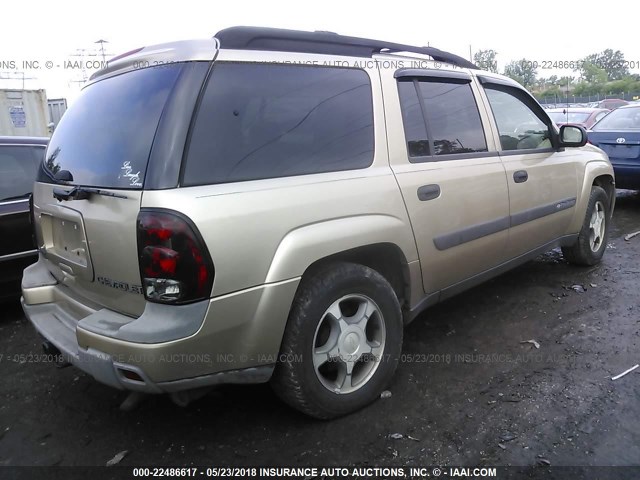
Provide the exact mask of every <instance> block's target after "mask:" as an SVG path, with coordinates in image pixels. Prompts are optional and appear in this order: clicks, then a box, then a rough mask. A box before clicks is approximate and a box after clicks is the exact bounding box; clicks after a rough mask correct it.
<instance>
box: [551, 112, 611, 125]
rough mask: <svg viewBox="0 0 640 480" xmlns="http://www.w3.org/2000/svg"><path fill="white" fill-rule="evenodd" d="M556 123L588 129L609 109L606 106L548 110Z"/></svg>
mask: <svg viewBox="0 0 640 480" xmlns="http://www.w3.org/2000/svg"><path fill="white" fill-rule="evenodd" d="M547 113H548V114H549V116H550V117H551V120H553V121H554V122H555V123H556V125H558V126H560V125H567V124H571V125H580V126H582V127H584V128H586V129H589V128H591V126H592V125H593V124H594V123H596V122H597V121H598V120H600V119H601V118H602V117H604V116H605V115H606V114H607V113H609V110H607V109H605V108H554V109H552V110H547Z"/></svg>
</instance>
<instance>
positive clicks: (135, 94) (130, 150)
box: [38, 64, 182, 188]
mask: <svg viewBox="0 0 640 480" xmlns="http://www.w3.org/2000/svg"><path fill="white" fill-rule="evenodd" d="M181 68H182V66H181V65H180V64H172V65H169V66H162V67H156V68H146V69H143V70H135V71H133V72H129V73H125V74H122V75H118V76H116V77H112V78H108V79H105V80H101V81H99V82H97V83H96V84H94V85H90V86H89V87H87V88H86V89H85V90H83V92H82V94H81V96H80V97H79V98H78V99H77V100H76V101H75V102H74V103H73V104H72V105H71V107H70V108H69V109H68V110H67V111H66V112H65V114H64V116H63V117H62V119H61V120H60V124H59V125H58V127H57V128H56V130H55V132H54V134H53V136H52V137H51V141H50V142H49V148H48V149H47V158H46V160H45V162H44V166H43V168H42V169H41V172H40V174H39V176H38V180H39V181H44V182H52V181H53V178H54V175H55V174H56V173H57V172H58V171H60V170H68V171H69V172H71V175H73V181H72V182H71V183H72V184H75V185H88V186H95V187H105V188H142V185H143V182H144V174H145V171H146V168H147V161H148V159H149V152H150V150H151V144H152V143H153V138H154V135H155V132H156V128H157V127H158V122H159V120H160V116H161V114H162V109H163V108H164V105H165V103H166V102H167V98H168V97H169V94H170V92H171V89H172V88H173V85H174V84H175V82H176V79H177V77H178V74H179V73H180V70H181Z"/></svg>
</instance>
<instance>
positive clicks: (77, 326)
mask: <svg viewBox="0 0 640 480" xmlns="http://www.w3.org/2000/svg"><path fill="white" fill-rule="evenodd" d="M298 281H299V279H294V280H289V281H285V282H280V283H277V284H269V285H262V286H260V287H256V288H252V289H248V290H243V291H241V292H236V293H234V294H230V295H226V296H224V297H218V298H215V299H212V300H210V301H208V302H206V308H205V309H204V310H203V317H204V319H203V320H200V321H199V322H198V324H199V326H198V328H197V330H196V331H195V332H194V333H191V334H188V335H187V336H185V337H182V338H174V339H172V340H169V341H153V339H154V336H155V337H158V336H160V337H161V336H162V335H165V334H166V331H167V324H170V323H172V322H173V323H176V322H180V321H181V317H180V315H176V314H175V311H173V313H168V314H166V315H164V317H165V318H160V317H159V316H162V315H163V313H162V312H163V310H162V309H157V308H156V309H155V310H154V311H153V315H149V314H148V315H147V318H146V319H145V318H144V317H145V314H143V315H141V316H140V317H139V318H137V319H136V318H130V317H126V316H123V315H120V314H118V313H116V312H112V311H109V310H106V309H101V310H91V309H90V308H88V307H87V306H86V305H82V304H81V302H80V301H79V300H78V299H77V298H74V296H73V295H72V292H70V290H69V288H68V287H65V286H63V285H60V284H58V283H57V282H56V281H55V279H54V278H53V277H51V275H50V274H48V271H46V269H45V270H43V264H42V263H37V264H35V265H33V266H31V267H29V268H27V269H26V270H25V276H24V278H23V284H22V292H23V298H22V308H23V310H24V312H25V315H26V317H27V318H28V319H29V321H30V322H31V323H32V324H33V326H34V327H35V329H36V330H37V331H38V333H39V334H40V335H42V336H43V337H44V338H45V339H46V340H48V341H49V342H51V343H52V344H53V345H54V346H55V347H56V348H58V350H60V352H61V354H62V355H63V357H64V358H65V359H66V360H67V361H68V362H70V363H72V364H73V365H74V366H76V367H77V368H79V369H81V370H82V371H84V372H86V373H88V374H90V375H91V376H93V377H94V378H95V379H96V380H98V381H100V382H101V383H104V384H106V385H109V386H112V387H114V388H118V389H125V390H133V391H141V392H147V393H163V392H176V391H181V390H189V389H193V388H199V387H204V386H209V385H216V384H222V383H261V382H266V381H268V380H269V378H270V377H271V374H272V373H273V369H274V366H275V363H276V361H277V355H278V351H279V348H280V342H281V339H282V333H283V332H284V327H285V324H286V319H287V315H288V310H289V306H290V305H291V301H292V299H293V295H294V294H295V289H296V288H297V284H298ZM149 305H153V304H149ZM155 307H158V306H157V305H155ZM155 307H151V308H152V309H153V308H155ZM163 307H164V308H169V309H171V307H168V306H163ZM174 308H175V307H174ZM92 312H93V313H92ZM145 312H147V310H145ZM169 312H172V310H169ZM184 313H185V314H186V313H188V312H186V311H185V312H184ZM150 318H151V319H155V321H156V324H157V325H158V331H157V332H153V331H147V332H144V333H145V334H146V338H147V339H151V341H146V342H143V341H141V340H144V339H145V336H141V335H142V334H141V333H140V331H141V330H142V329H141V328H140V327H137V326H136V322H140V323H141V324H142V325H143V326H144V327H145V328H146V329H147V330H149V329H152V327H153V324H152V323H151V322H150V320H149V319H150ZM201 318H202V317H201ZM182 320H184V321H185V322H186V323H187V324H188V323H189V321H188V320H189V319H182ZM124 327H129V328H124ZM136 332H137V333H136ZM158 332H159V333H158ZM131 335H134V337H135V338H138V341H131V340H127V339H126V338H127V337H131ZM136 335H137V337H136ZM174 336H175V332H174Z"/></svg>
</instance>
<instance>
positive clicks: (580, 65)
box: [473, 48, 640, 96]
mask: <svg viewBox="0 0 640 480" xmlns="http://www.w3.org/2000/svg"><path fill="white" fill-rule="evenodd" d="M497 56H498V53H497V52H496V51H495V50H492V49H487V50H479V51H477V52H476V53H475V54H474V56H473V60H474V63H475V64H476V65H477V66H478V67H479V68H481V69H483V70H488V71H490V72H495V73H498V64H497V62H496V57H497ZM638 63H639V62H635V61H627V60H625V58H624V54H623V53H622V52H621V51H620V50H615V51H614V50H613V49H611V48H607V49H606V50H603V51H602V52H599V53H592V54H591V55H587V56H586V57H584V58H582V59H578V60H575V61H573V60H567V61H544V62H539V61H533V60H528V59H526V58H522V59H520V60H513V61H511V62H509V63H508V64H507V65H506V66H505V67H504V71H503V72H502V73H503V74H504V75H506V76H507V77H510V78H512V79H513V80H515V81H517V82H518V83H520V84H522V85H523V86H524V87H525V88H527V89H528V90H529V91H530V92H532V93H535V94H536V95H539V96H556V95H557V96H564V95H566V94H567V92H571V94H572V95H576V96H586V95H597V94H603V95H610V94H618V93H623V92H640V75H638V74H635V73H634V74H632V73H631V72H630V70H629V67H631V68H634V69H635V68H640V64H638ZM539 69H545V70H546V69H570V70H572V71H573V72H575V73H576V75H565V76H562V77H558V76H557V75H551V76H550V77H542V76H540V77H539V76H538V71H539Z"/></svg>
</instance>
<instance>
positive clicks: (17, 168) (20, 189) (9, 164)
mask: <svg viewBox="0 0 640 480" xmlns="http://www.w3.org/2000/svg"><path fill="white" fill-rule="evenodd" d="M44 150H45V147H44V145H43V146H39V147H38V146H32V145H0V202H7V201H11V200H20V199H24V198H28V197H29V194H30V193H31V191H32V190H33V182H34V181H35V179H36V170H37V168H38V166H39V165H40V163H42V159H43V158H44Z"/></svg>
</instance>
